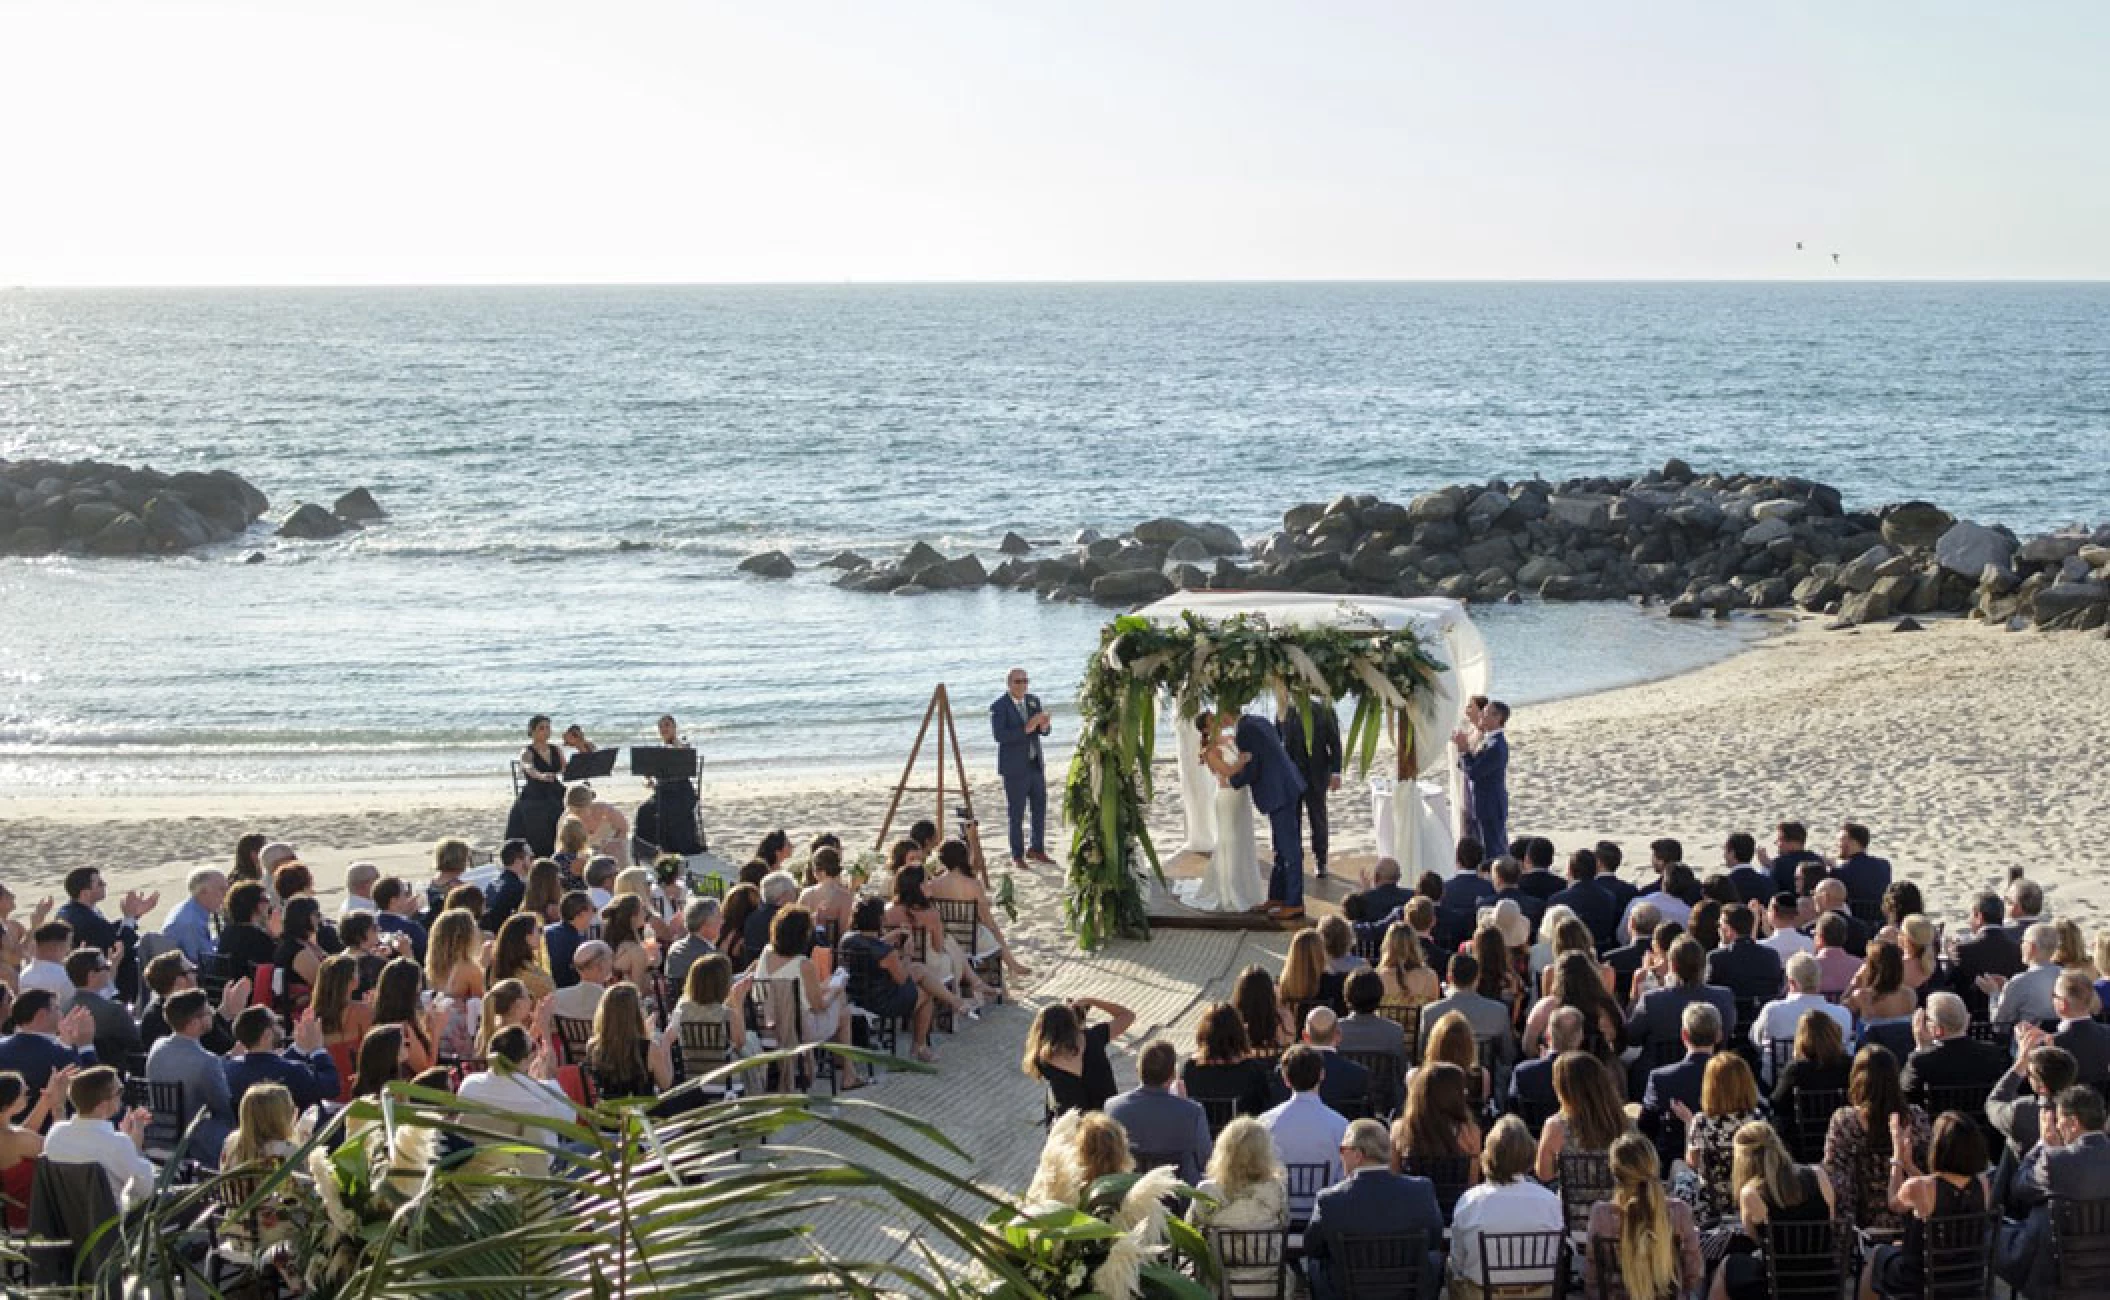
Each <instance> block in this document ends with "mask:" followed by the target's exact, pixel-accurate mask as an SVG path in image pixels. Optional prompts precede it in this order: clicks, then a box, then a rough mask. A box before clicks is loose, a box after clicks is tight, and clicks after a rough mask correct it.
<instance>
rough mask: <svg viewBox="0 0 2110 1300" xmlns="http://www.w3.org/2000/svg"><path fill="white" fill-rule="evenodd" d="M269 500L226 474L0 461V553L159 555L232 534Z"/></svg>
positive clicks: (94, 462)
mask: <svg viewBox="0 0 2110 1300" xmlns="http://www.w3.org/2000/svg"><path fill="white" fill-rule="evenodd" d="M270 505H271V503H270V502H269V501H268V500H266V499H265V497H264V494H263V493H262V492H259V491H258V490H257V489H256V488H255V487H253V486H251V485H250V484H249V482H248V481H247V480H245V479H243V478H242V477H241V476H240V475H238V474H234V473H232V472H230V471H228V470H224V469H216V470H211V471H205V472H200V471H195V470H186V471H184V472H182V473H178V474H165V473H162V472H161V471H160V470H156V469H150V468H147V467H144V466H140V467H134V466H129V465H113V464H109V463H107V462H104V461H97V460H77V461H52V460H0V555H50V554H54V553H59V554H68V555H163V554H170V553H173V552H178V551H189V550H195V549H196V548H198V547H201V546H210V545H212V544H213V543H215V542H224V541H227V540H229V539H230V538H233V537H237V536H239V535H241V533H242V532H243V531H245V530H246V529H247V528H248V527H249V525H250V524H252V523H254V522H256V520H257V519H259V518H261V517H262V516H263V514H264V512H265V511H266V510H268V509H269V508H270Z"/></svg>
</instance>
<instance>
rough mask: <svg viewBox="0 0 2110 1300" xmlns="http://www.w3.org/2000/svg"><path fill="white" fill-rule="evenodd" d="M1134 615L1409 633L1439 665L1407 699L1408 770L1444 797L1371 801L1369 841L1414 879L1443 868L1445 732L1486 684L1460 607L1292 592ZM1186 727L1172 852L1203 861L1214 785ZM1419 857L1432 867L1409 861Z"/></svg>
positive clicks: (1476, 633) (1198, 596)
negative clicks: (1181, 814)
mask: <svg viewBox="0 0 2110 1300" xmlns="http://www.w3.org/2000/svg"><path fill="white" fill-rule="evenodd" d="M1136 613H1138V614H1139V615H1141V616H1142V617H1144V618H1147V619H1149V620H1151V621H1152V622H1154V623H1162V624H1167V625H1172V624H1177V623H1178V622H1179V621H1180V619H1181V616H1182V615H1184V614H1190V613H1191V614H1193V615H1195V616H1196V617H1197V618H1203V619H1211V620H1220V619H1227V618H1230V617H1232V616H1233V615H1237V614H1246V615H1250V616H1256V617H1262V618H1265V619H1266V620H1267V621H1268V622H1269V623H1271V624H1274V625H1275V626H1277V627H1338V628H1344V629H1347V630H1350V631H1354V630H1358V629H1361V630H1365V631H1370V632H1378V631H1397V630H1399V629H1401V628H1409V629H1412V630H1413V632H1414V633H1415V634H1416V635H1417V636H1419V637H1420V638H1421V642H1422V644H1423V645H1424V646H1426V647H1427V648H1428V650H1429V653H1430V654H1431V655H1433V656H1434V657H1435V658H1436V659H1438V660H1441V661H1442V662H1443V663H1444V664H1446V665H1448V667H1446V668H1445V669H1444V670H1443V671H1442V672H1439V673H1437V674H1436V680H1435V682H1434V683H1433V689H1431V690H1428V691H1425V692H1422V693H1421V694H1419V695H1417V696H1416V697H1415V698H1414V700H1413V705H1412V708H1413V713H1412V717H1413V722H1414V764H1415V771H1417V772H1419V773H1422V774H1423V776H1424V778H1425V779H1428V780H1436V781H1440V782H1442V783H1443V784H1444V786H1445V787H1446V788H1445V789H1444V790H1443V791H1442V792H1441V793H1443V794H1444V795H1445V796H1446V797H1444V798H1442V799H1437V800H1430V799H1426V798H1423V797H1421V791H1420V789H1419V783H1417V782H1412V781H1409V782H1406V783H1405V790H1406V791H1411V792H1413V793H1411V794H1407V795H1406V796H1405V797H1402V798H1398V799H1396V800H1395V799H1385V800H1381V801H1377V802H1378V805H1379V811H1378V826H1377V831H1378V841H1379V844H1380V845H1381V846H1382V845H1384V844H1388V843H1389V844H1392V845H1395V846H1396V848H1404V849H1406V850H1407V852H1408V853H1409V854H1410V855H1411V856H1413V857H1414V858H1416V859H1417V862H1416V863H1415V864H1414V866H1415V870H1417V871H1422V870H1427V871H1438V872H1443V871H1448V870H1449V868H1450V847H1449V846H1450V845H1451V844H1452V842H1453V837H1454V835H1455V831H1454V828H1453V825H1452V823H1451V818H1450V813H1449V811H1448V810H1450V809H1456V808H1458V807H1459V806H1460V805H1461V803H1462V801H1463V799H1464V787H1463V781H1462V778H1460V776H1459V774H1458V769H1457V764H1456V763H1454V762H1452V761H1451V757H1450V745H1451V733H1452V732H1453V731H1456V730H1457V729H1458V725H1459V723H1460V722H1462V721H1463V720H1464V717H1465V701H1466V699H1467V698H1469V697H1471V696H1474V695H1485V694H1487V693H1488V691H1487V688H1488V681H1489V676H1490V666H1489V664H1488V659H1487V643H1486V642H1485V641H1483V640H1482V639H1481V637H1480V629H1479V628H1477V627H1474V626H1473V621H1472V619H1470V618H1469V617H1467V616H1466V612H1465V606H1464V605H1463V604H1461V603H1459V602H1458V601H1455V600H1443V599H1440V598H1437V597H1424V598H1419V599H1412V600H1409V599H1401V598H1397V597H1389V596H1328V595H1319V594H1314V593H1309V592H1296V591H1186V592H1177V593H1175V594H1173V595H1170V596H1167V597H1165V598H1164V599H1163V600H1160V601H1157V602H1155V603H1153V604H1150V605H1145V606H1144V607H1143V608H1142V609H1139V610H1137V611H1136ZM1189 722H1190V720H1189V719H1185V718H1180V719H1176V723H1177V725H1178V727H1179V733H1180V734H1179V770H1180V796H1181V804H1182V806H1183V809H1184V811H1185V813H1186V821H1187V842H1186V844H1185V845H1183V846H1182V851H1187V852H1195V853H1210V852H1214V851H1215V848H1216V824H1215V791H1216V778H1215V776H1214V775H1213V774H1211V773H1210V772H1209V770H1208V769H1207V768H1205V767H1203V766H1202V763H1201V742H1200V740H1199V738H1198V737H1197V736H1196V734H1195V731H1194V728H1193V727H1192V726H1191V725H1189ZM1387 739H1388V740H1389V739H1390V737H1389V736H1388V737H1387ZM1445 805H1447V808H1445V807H1444V806H1445ZM1388 816H1389V817H1390V819H1391V822H1389V823H1388V821H1387V817H1388ZM1432 818H1434V819H1437V821H1438V825H1439V826H1440V836H1441V840H1440V845H1439V840H1438V839H1437V838H1436V836H1435V835H1434V834H1432V830H1433V829H1435V828H1432V827H1431V826H1430V825H1429V824H1428V823H1429V821H1430V819H1432ZM1393 823H1397V824H1403V825H1406V826H1408V828H1409V830H1408V833H1407V834H1406V835H1404V836H1402V835H1398V834H1396V833H1395V829H1394V824H1393ZM1439 847H1441V848H1442V851H1441V853H1440V854H1439V853H1438V852H1437V850H1438V848H1439ZM1386 856H1398V853H1397V851H1395V853H1393V854H1390V855H1386ZM1425 857H1438V858H1439V859H1440V860H1438V861H1435V862H1421V861H1418V860H1419V859H1421V858H1425ZM1400 866H1401V869H1402V875H1403V876H1404V878H1405V879H1408V880H1412V879H1414V875H1413V874H1411V873H1409V872H1407V870H1406V868H1407V867H1408V866H1409V864H1408V863H1407V862H1406V860H1405V858H1402V859H1401V862H1400Z"/></svg>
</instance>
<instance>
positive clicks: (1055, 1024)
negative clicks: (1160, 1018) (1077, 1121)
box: [1022, 998, 1136, 1115]
mask: <svg viewBox="0 0 2110 1300" xmlns="http://www.w3.org/2000/svg"><path fill="white" fill-rule="evenodd" d="M1095 1009H1096V1010H1099V1011H1103V1012H1105V1013H1106V1016H1107V1018H1106V1019H1105V1020H1103V1021H1101V1022H1100V1023H1098V1024H1096V1025H1092V1026H1090V1027H1087V1026H1086V1025H1085V1023H1084V1021H1085V1017H1086V1016H1087V1015H1089V1014H1090V1013H1091V1012H1092V1011H1093V1010H1095ZM1135 1022H1136V1013H1135V1012H1133V1011H1130V1010H1129V1009H1128V1008H1127V1007H1124V1006H1121V1005H1119V1004H1118V1003H1113V1002H1104V1001H1101V1000H1100V999H1098V998H1078V999H1077V1000H1076V1001H1075V1002H1074V1003H1070V1002H1051V1003H1049V1004H1048V1005H1047V1006H1044V1007H1042V1008H1041V1009H1040V1014H1039V1015H1038V1016H1036V1017H1034V1020H1033V1028H1032V1029H1031V1030H1030V1031H1028V1032H1027V1034H1026V1059H1025V1060H1024V1062H1023V1063H1022V1064H1023V1067H1024V1069H1025V1072H1026V1073H1027V1074H1029V1075H1032V1076H1033V1077H1034V1078H1036V1079H1038V1080H1040V1081H1041V1082H1042V1083H1045V1084H1046V1085H1048V1101H1049V1105H1050V1106H1051V1107H1052V1108H1053V1112H1054V1114H1056V1115H1061V1114H1063V1113H1065V1112H1068V1111H1073V1110H1103V1109H1105V1107H1106V1103H1107V1102H1108V1101H1110V1100H1112V1099H1113V1096H1114V1094H1116V1093H1117V1092H1119V1091H1120V1087H1119V1085H1117V1084H1116V1083H1115V1082H1114V1065H1113V1062H1111V1061H1109V1060H1107V1059H1106V1046H1107V1044H1108V1043H1110V1042H1112V1041H1113V1040H1114V1039H1116V1038H1119V1037H1120V1036H1121V1035H1122V1034H1125V1033H1127V1032H1128V1027H1129V1026H1130V1025H1132V1024H1134V1023H1135Z"/></svg>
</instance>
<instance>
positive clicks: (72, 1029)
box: [59, 1007, 95, 1048]
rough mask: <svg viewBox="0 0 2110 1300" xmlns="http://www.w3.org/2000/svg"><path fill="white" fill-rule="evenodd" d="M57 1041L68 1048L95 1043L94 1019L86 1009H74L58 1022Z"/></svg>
mask: <svg viewBox="0 0 2110 1300" xmlns="http://www.w3.org/2000/svg"><path fill="white" fill-rule="evenodd" d="M59 1041H60V1042H62V1043H64V1044H66V1046H68V1047H75V1048H79V1047H86V1046H87V1045H88V1044H90V1043H92V1042H94V1041H95V1017H94V1016H92V1015H90V1014H88V1008H86V1007H75V1008H74V1009H73V1010H71V1011H69V1012H67V1013H66V1015H65V1018H64V1019H62V1020H60V1021H59Z"/></svg>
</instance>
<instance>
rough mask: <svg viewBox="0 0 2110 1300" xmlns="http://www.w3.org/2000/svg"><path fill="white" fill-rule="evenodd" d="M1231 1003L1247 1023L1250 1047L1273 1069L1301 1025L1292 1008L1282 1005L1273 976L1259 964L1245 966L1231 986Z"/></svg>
mask: <svg viewBox="0 0 2110 1300" xmlns="http://www.w3.org/2000/svg"><path fill="white" fill-rule="evenodd" d="M1231 1005H1232V1006H1234V1007H1237V1008H1238V1018H1239V1019H1240V1020H1243V1021H1244V1022H1245V1036H1246V1046H1247V1048H1248V1049H1249V1050H1250V1051H1251V1052H1252V1053H1253V1055H1255V1056H1259V1057H1263V1058H1265V1059H1266V1060H1267V1061H1268V1062H1269V1068H1270V1069H1272V1068H1273V1065H1274V1062H1275V1060H1276V1059H1277V1058H1278V1057H1280V1056H1281V1055H1282V1052H1283V1049H1285V1048H1287V1047H1288V1046H1289V1045H1290V1044H1292V1043H1294V1042H1296V1041H1297V1030H1298V1028H1299V1026H1298V1025H1297V1022H1296V1019H1295V1017H1293V1016H1292V1015H1291V1014H1290V1011H1289V1008H1287V1007H1285V1006H1284V1005H1282V1000H1281V998H1280V996H1279V995H1278V994H1277V993H1276V991H1275V981H1274V979H1273V978H1272V977H1270V976H1269V975H1268V973H1267V972H1266V971H1265V970H1263V969H1261V968H1260V967H1259V966H1248V967H1246V968H1245V969H1244V970H1242V971H1240V972H1239V973H1238V982H1237V983H1235V984H1233V985H1232V986H1231Z"/></svg>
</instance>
